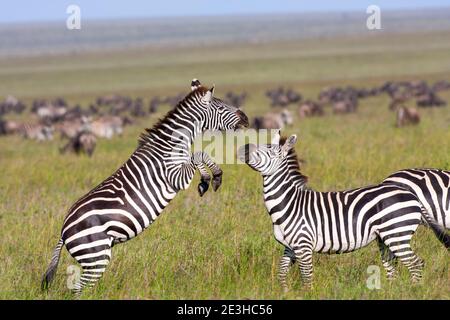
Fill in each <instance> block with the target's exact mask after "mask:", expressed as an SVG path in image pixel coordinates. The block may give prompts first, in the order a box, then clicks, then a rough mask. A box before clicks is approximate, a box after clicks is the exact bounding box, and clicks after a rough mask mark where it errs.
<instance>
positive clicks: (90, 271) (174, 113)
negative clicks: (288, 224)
mask: <svg viewBox="0 0 450 320" xmlns="http://www.w3.org/2000/svg"><path fill="white" fill-rule="evenodd" d="M191 87H192V92H191V93H190V94H189V95H187V96H186V97H185V98H184V99H183V100H182V101H181V102H179V103H178V105H177V106H176V107H175V108H174V109H173V110H171V111H170V112H169V113H168V114H167V115H166V116H165V117H164V118H163V119H162V120H160V121H159V122H158V123H157V124H156V125H155V126H154V127H153V128H152V129H147V132H146V133H144V134H142V135H141V138H140V141H139V146H138V148H137V149H136V150H135V151H134V152H133V154H132V155H131V156H130V158H129V159H128V160H127V161H126V162H125V163H124V164H123V165H122V166H121V167H120V168H119V169H118V170H117V171H116V172H115V173H114V174H113V175H112V176H110V177H109V178H107V179H106V180H105V181H103V182H102V183H101V184H100V185H98V186H97V187H96V188H94V189H93V190H92V191H90V192H89V193H88V194H86V195H85V196H84V197H82V198H81V199H80V200H78V201H77V202H76V203H75V204H74V205H73V206H72V207H71V209H70V210H69V212H68V214H67V216H66V218H65V220H64V223H63V227H62V232H61V238H60V240H59V241H58V244H57V246H56V248H55V250H54V252H53V256H52V259H51V262H50V265H49V267H48V270H47V272H46V273H45V275H44V278H43V280H42V287H43V288H47V287H48V285H49V283H50V282H51V280H52V278H53V277H54V275H55V273H56V267H57V265H58V260H59V256H60V252H61V249H62V246H63V245H65V246H66V248H67V250H68V251H69V253H70V255H71V256H72V257H74V258H75V259H76V260H77V262H78V263H80V264H81V267H82V269H83V272H82V275H81V278H80V279H79V281H78V282H77V283H76V284H75V288H74V291H75V293H78V294H79V293H81V291H82V289H83V288H84V287H91V286H93V285H94V284H95V283H96V281H98V280H99V279H100V278H101V276H102V275H103V273H104V271H105V268H106V266H107V265H108V263H109V261H110V259H111V248H112V246H113V245H114V244H117V243H120V242H124V241H127V240H129V239H131V238H134V237H135V236H137V235H138V234H140V233H141V232H142V231H143V230H145V229H146V228H147V227H148V226H149V225H150V224H152V223H153V222H154V221H155V220H156V218H158V216H159V215H160V213H161V212H162V211H163V209H164V208H165V207H166V206H167V205H168V204H169V202H170V200H172V199H173V198H174V197H175V195H176V194H177V192H178V191H180V190H185V189H187V188H188V187H189V185H190V183H191V181H192V179H193V177H194V174H195V171H196V169H199V171H200V174H201V182H200V184H199V186H198V191H199V193H200V195H203V193H204V192H206V190H207V189H208V186H209V183H210V180H211V177H210V175H209V173H208V171H207V170H206V168H209V169H210V170H211V171H212V173H213V178H212V186H213V189H214V190H217V188H218V187H219V186H220V184H221V181H222V180H221V179H222V178H221V176H222V170H221V169H220V168H219V167H218V166H217V165H216V164H215V163H214V162H212V160H211V159H210V158H209V156H208V155H207V154H206V153H203V152H195V153H194V154H191V152H190V149H191V144H192V142H193V140H194V139H195V137H196V136H197V135H198V134H200V133H201V132H203V131H205V130H221V131H224V130H229V129H231V130H234V129H237V128H240V127H243V126H248V119H247V116H246V115H245V114H244V113H243V112H242V111H240V110H239V109H238V108H235V107H232V106H229V105H226V104H225V103H224V102H222V100H220V99H217V98H214V97H213V93H214V87H213V88H211V89H210V90H208V89H206V88H205V87H203V86H201V84H200V82H199V81H198V80H196V79H194V80H193V81H192V84H191Z"/></svg>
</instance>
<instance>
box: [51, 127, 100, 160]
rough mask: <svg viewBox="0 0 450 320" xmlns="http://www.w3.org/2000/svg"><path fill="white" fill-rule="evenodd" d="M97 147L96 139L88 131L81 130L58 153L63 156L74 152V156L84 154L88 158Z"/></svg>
mask: <svg viewBox="0 0 450 320" xmlns="http://www.w3.org/2000/svg"><path fill="white" fill-rule="evenodd" d="M96 145H97V138H96V137H95V135H94V134H93V133H92V132H91V131H89V130H83V131H81V132H79V133H77V135H76V136H74V137H72V138H71V139H69V141H68V142H67V143H66V145H64V146H63V147H62V148H61V149H60V150H59V151H60V153H62V154H64V153H66V152H74V153H76V154H80V153H85V154H87V155H88V156H89V157H91V156H92V154H93V152H94V150H95V147H96Z"/></svg>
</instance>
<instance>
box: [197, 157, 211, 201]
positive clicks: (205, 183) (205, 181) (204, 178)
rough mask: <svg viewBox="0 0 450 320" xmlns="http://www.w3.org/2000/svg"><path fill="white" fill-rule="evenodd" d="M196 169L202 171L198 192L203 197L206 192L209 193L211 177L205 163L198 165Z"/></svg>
mask: <svg viewBox="0 0 450 320" xmlns="http://www.w3.org/2000/svg"><path fill="white" fill-rule="evenodd" d="M196 167H197V169H198V171H200V183H199V184H198V187H197V190H198V193H199V194H200V197H203V195H204V194H205V192H206V191H208V188H209V183H210V181H211V176H210V175H209V173H208V171H207V170H206V168H205V166H204V165H203V163H200V164H198V165H196Z"/></svg>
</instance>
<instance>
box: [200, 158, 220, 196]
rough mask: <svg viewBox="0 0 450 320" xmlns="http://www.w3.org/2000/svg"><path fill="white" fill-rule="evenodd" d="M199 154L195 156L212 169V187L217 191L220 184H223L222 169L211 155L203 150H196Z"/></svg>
mask: <svg viewBox="0 0 450 320" xmlns="http://www.w3.org/2000/svg"><path fill="white" fill-rule="evenodd" d="M196 154H197V155H195V154H194V156H195V157H198V159H195V161H197V162H198V163H202V164H204V165H206V166H207V167H208V168H209V170H211V173H212V175H213V178H212V187H213V190H214V191H217V189H219V187H220V185H221V184H222V173H223V172H222V169H220V167H219V166H218V165H217V164H216V163H215V162H214V161H213V160H212V159H211V157H210V156H209V155H208V154H207V153H205V152H203V151H199V152H196Z"/></svg>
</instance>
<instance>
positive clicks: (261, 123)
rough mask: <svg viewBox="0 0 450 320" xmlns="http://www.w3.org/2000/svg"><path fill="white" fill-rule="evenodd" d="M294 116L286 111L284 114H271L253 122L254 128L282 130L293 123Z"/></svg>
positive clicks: (257, 118)
mask: <svg viewBox="0 0 450 320" xmlns="http://www.w3.org/2000/svg"><path fill="white" fill-rule="evenodd" d="M293 122H294V121H293V118H292V114H291V112H290V111H289V110H287V109H284V110H283V111H282V112H279V113H277V112H269V113H267V114H265V115H264V116H262V117H256V118H255V119H254V120H253V127H254V128H255V129H257V130H259V129H280V128H284V127H285V126H286V125H291V124H292V123H293Z"/></svg>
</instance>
